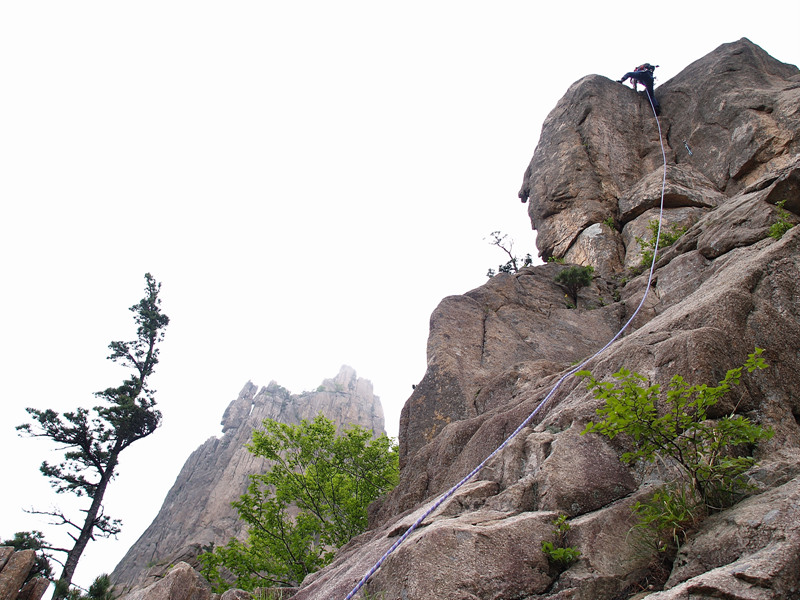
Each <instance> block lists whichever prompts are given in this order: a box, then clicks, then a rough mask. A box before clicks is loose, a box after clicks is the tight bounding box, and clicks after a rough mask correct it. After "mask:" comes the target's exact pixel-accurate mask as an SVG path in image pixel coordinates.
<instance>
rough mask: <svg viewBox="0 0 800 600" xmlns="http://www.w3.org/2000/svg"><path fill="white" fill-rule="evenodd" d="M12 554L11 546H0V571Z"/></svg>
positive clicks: (12, 548)
mask: <svg viewBox="0 0 800 600" xmlns="http://www.w3.org/2000/svg"><path fill="white" fill-rule="evenodd" d="M12 554H14V547H13V546H0V571H1V570H2V569H3V567H4V566H5V565H6V563H7V562H8V559H9V558H11V555H12Z"/></svg>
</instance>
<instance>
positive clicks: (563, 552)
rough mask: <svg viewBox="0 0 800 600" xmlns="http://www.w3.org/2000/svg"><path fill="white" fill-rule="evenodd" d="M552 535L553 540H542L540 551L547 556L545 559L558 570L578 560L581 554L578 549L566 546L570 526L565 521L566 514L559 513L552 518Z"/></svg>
mask: <svg viewBox="0 0 800 600" xmlns="http://www.w3.org/2000/svg"><path fill="white" fill-rule="evenodd" d="M553 526H554V529H553V536H554V537H555V542H548V541H544V540H543V541H542V552H544V554H545V556H546V557H547V561H548V562H549V563H550V564H551V565H553V566H554V567H556V568H557V569H559V570H564V569H566V568H567V567H569V566H570V565H571V564H572V563H574V562H575V561H576V560H578V557H579V556H580V555H581V552H580V550H578V549H577V548H573V547H570V546H566V543H567V534H568V533H569V530H570V526H569V523H567V515H559V516H558V518H556V519H554V520H553Z"/></svg>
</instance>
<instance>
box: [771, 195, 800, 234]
mask: <svg viewBox="0 0 800 600" xmlns="http://www.w3.org/2000/svg"><path fill="white" fill-rule="evenodd" d="M775 206H777V207H778V222H777V223H773V224H772V225H771V226H770V228H769V237H771V238H774V239H776V240H779V239H781V238H782V237H783V234H784V233H786V232H787V231H789V230H790V229H791V228H792V227H794V224H793V223H792V222H791V221H790V220H789V211H787V210H785V209H784V206H786V199H785V198H784V199H783V200H781V201H780V202H778V203H777V204H776V205H775Z"/></svg>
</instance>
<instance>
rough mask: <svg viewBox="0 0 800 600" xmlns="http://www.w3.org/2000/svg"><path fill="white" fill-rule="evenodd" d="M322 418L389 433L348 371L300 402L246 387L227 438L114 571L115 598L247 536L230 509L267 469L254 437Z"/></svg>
mask: <svg viewBox="0 0 800 600" xmlns="http://www.w3.org/2000/svg"><path fill="white" fill-rule="evenodd" d="M319 413H322V414H324V415H325V416H326V417H328V418H329V419H331V420H333V421H334V422H335V423H336V424H337V426H338V427H340V428H342V427H347V426H349V425H351V424H356V425H361V426H362V427H365V428H367V429H371V430H372V431H374V432H375V433H376V434H382V433H385V431H384V417H383V408H382V406H381V403H380V399H379V398H378V397H377V396H375V395H374V394H373V392H372V383H370V382H369V381H368V380H366V379H361V378H359V377H357V376H356V372H355V371H354V370H353V369H352V368H350V367H342V368H341V370H340V371H339V374H338V375H337V376H336V377H334V378H333V379H326V380H325V381H323V382H322V385H320V386H319V388H318V389H317V391H315V392H304V393H303V394H299V395H293V394H290V393H289V391H288V390H286V389H285V388H283V387H281V386H279V385H278V384H277V383H275V382H274V381H273V382H271V383H270V384H269V385H268V386H267V387H263V388H261V389H260V390H259V389H258V387H257V386H255V385H253V384H252V383H250V382H248V383H247V384H246V385H245V386H244V388H242V391H241V392H240V393H239V397H238V398H237V399H236V400H234V401H233V402H231V403H230V404H229V405H228V408H227V409H226V410H225V414H224V415H223V417H222V422H221V425H222V432H223V435H222V437H221V438H216V437H212V438H209V439H208V441H206V442H205V443H204V444H203V445H202V446H200V447H199V448H198V449H197V450H195V451H194V452H193V453H192V454H191V456H190V457H189V459H188V460H187V461H186V464H184V466H183V468H182V469H181V472H180V474H179V475H178V478H177V479H176V480H175V484H174V485H173V487H172V489H171V490H170V491H169V493H168V494H167V497H166V499H165V500H164V504H163V505H162V507H161V510H160V511H159V513H158V515H157V516H156V518H155V520H154V521H153V523H152V524H151V525H150V526H149V527H148V528H147V530H146V531H145V532H144V533H143V534H142V536H141V537H140V538H139V540H138V541H137V542H136V543H135V544H134V545H133V546H132V547H131V549H130V550H129V551H128V553H127V554H126V555H125V557H124V558H123V559H122V561H121V562H120V563H119V565H117V567H116V568H115V569H114V572H113V573H112V575H111V577H112V580H113V581H114V584H115V585H116V586H117V591H123V590H125V589H130V588H132V587H140V586H141V585H146V584H149V583H151V582H153V581H154V580H155V579H158V578H160V577H162V576H163V575H164V573H165V572H166V570H167V569H168V568H169V566H171V565H173V564H175V563H177V562H179V561H185V562H187V563H189V564H192V565H196V564H197V561H196V557H197V555H198V554H199V552H200V551H201V550H202V548H203V547H206V546H209V545H210V544H215V545H224V544H226V543H227V542H228V541H229V540H230V538H231V537H238V536H241V535H243V534H244V532H245V531H244V527H243V525H242V522H241V521H239V519H238V516H237V514H236V511H235V510H234V509H233V508H232V507H231V502H232V501H234V500H238V499H239V497H240V496H241V495H242V494H243V493H244V492H245V491H246V490H247V485H248V484H249V482H250V481H249V476H250V475H251V474H254V473H263V472H264V471H265V470H266V468H267V467H268V462H267V461H265V460H263V459H261V458H259V457H256V456H253V455H252V454H251V453H250V452H249V451H248V450H247V449H246V448H245V444H246V443H247V442H249V441H250V439H251V438H252V433H253V430H254V429H256V428H258V427H260V425H261V423H262V421H263V420H264V419H275V420H277V421H281V422H284V423H300V421H301V420H303V419H306V420H313V419H314V417H316V416H317V415H318V414H319Z"/></svg>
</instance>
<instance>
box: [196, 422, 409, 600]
mask: <svg viewBox="0 0 800 600" xmlns="http://www.w3.org/2000/svg"><path fill="white" fill-rule="evenodd" d="M247 448H248V449H249V450H250V452H252V453H253V454H255V455H256V456H261V457H263V458H266V459H268V460H270V461H272V467H271V468H270V470H269V471H267V472H266V473H263V474H256V475H251V476H250V479H251V483H250V486H249V487H248V490H247V493H246V494H243V495H242V497H241V499H240V500H238V501H237V502H234V503H233V506H234V507H235V508H236V510H237V511H238V513H239V518H240V519H243V520H244V521H246V522H247V524H248V525H249V527H248V539H247V541H245V542H241V541H239V540H236V539H232V540H231V541H230V542H229V543H228V544H227V545H226V546H223V547H218V548H216V549H214V551H213V552H208V553H205V554H201V555H200V560H201V563H202V565H203V568H202V573H203V575H204V576H205V577H206V578H207V579H208V580H209V581H210V582H211V583H212V585H214V587H215V589H216V590H218V591H223V590H225V589H227V588H228V587H229V586H230V582H229V581H228V579H229V577H227V575H226V571H227V573H230V574H231V575H232V576H233V577H234V578H235V585H236V587H239V588H241V589H245V590H253V589H255V588H257V587H260V586H276V585H277V586H289V587H292V586H296V585H298V584H299V583H300V582H301V581H302V580H303V578H304V577H305V576H306V575H308V574H309V573H312V572H314V571H316V570H318V569H320V568H322V567H324V566H325V565H326V564H328V563H329V562H330V561H331V560H332V559H333V554H334V550H335V549H336V548H338V547H339V546H341V545H343V544H344V543H346V542H347V541H349V540H350V539H351V538H352V537H353V536H355V535H357V534H359V533H361V532H363V531H364V530H365V529H366V527H367V506H368V505H369V504H370V503H371V502H372V501H373V500H375V499H377V498H378V497H379V496H381V495H383V494H385V493H386V492H388V491H389V490H391V489H392V488H393V487H394V486H395V485H397V481H398V478H399V469H398V454H397V446H396V445H394V444H393V442H392V440H391V439H389V438H388V437H386V436H385V435H382V436H380V437H378V438H375V439H373V438H372V432H371V431H370V430H367V429H365V428H363V427H359V426H356V425H354V426H352V427H350V428H348V429H345V430H344V431H343V432H342V433H341V435H337V434H336V428H335V426H334V424H333V422H332V421H330V420H329V419H326V418H325V417H324V416H322V415H318V416H317V417H316V418H315V419H314V421H312V422H310V423H309V422H308V421H305V420H303V421H302V422H301V424H300V425H287V424H285V423H279V422H277V421H273V420H271V419H267V420H265V421H264V430H261V431H258V430H257V431H254V432H253V441H252V442H251V443H250V444H249V445H248V446H247ZM293 515H294V516H293Z"/></svg>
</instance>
